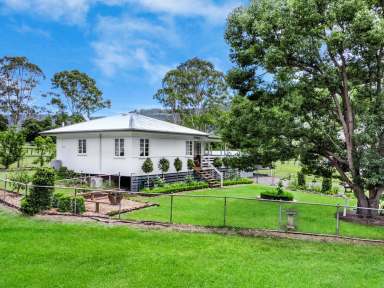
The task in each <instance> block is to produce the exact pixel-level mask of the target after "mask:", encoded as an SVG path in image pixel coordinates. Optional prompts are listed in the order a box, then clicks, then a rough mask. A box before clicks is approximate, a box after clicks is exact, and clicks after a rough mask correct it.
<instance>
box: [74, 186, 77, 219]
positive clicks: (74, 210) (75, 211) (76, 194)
mask: <svg viewBox="0 0 384 288" xmlns="http://www.w3.org/2000/svg"><path fill="white" fill-rule="evenodd" d="M76 202H77V189H76V188H75V205H74V206H75V209H74V213H75V214H77V212H76V204H77V203H76Z"/></svg>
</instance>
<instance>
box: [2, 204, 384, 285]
mask: <svg viewBox="0 0 384 288" xmlns="http://www.w3.org/2000/svg"><path fill="white" fill-rule="evenodd" d="M0 239H1V241H0V258H1V261H0V287H7V288H12V287H39V288H44V287H47V288H54V287H71V288H72V287H92V288H98V287H109V288H113V287H295V288H297V287H371V288H373V287H382V283H383V281H384V268H383V267H384V250H383V248H382V247H378V246H365V245H364V246H363V245H361V246H359V245H346V244H331V243H321V242H305V241H298V240H296V241H294V240H274V239H268V238H266V239H263V238H249V237H244V238H243V237H239V236H221V235H211V234H192V233H191V234H189V233H179V232H165V231H142V230H135V229H130V228H127V227H106V226H102V225H97V224H62V223H54V222H48V221H38V220H34V219H28V218H24V217H21V216H16V215H11V214H8V213H6V212H4V211H3V210H1V209H0Z"/></svg>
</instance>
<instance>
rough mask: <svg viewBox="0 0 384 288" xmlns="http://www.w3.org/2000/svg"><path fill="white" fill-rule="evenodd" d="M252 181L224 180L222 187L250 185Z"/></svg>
mask: <svg viewBox="0 0 384 288" xmlns="http://www.w3.org/2000/svg"><path fill="white" fill-rule="evenodd" d="M252 183H253V180H252V179H248V178H239V179H226V180H224V181H223V185H224V186H230V185H239V184H252Z"/></svg>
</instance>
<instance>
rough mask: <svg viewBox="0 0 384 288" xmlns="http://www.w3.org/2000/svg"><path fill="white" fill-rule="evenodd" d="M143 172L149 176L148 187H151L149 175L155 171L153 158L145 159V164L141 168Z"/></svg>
mask: <svg viewBox="0 0 384 288" xmlns="http://www.w3.org/2000/svg"><path fill="white" fill-rule="evenodd" d="M141 170H143V172H144V173H145V174H147V186H148V187H149V175H148V174H149V173H151V172H152V171H153V162H152V160H151V158H147V159H145V161H144V162H143V165H142V166H141Z"/></svg>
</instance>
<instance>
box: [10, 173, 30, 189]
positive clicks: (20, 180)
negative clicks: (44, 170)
mask: <svg viewBox="0 0 384 288" xmlns="http://www.w3.org/2000/svg"><path fill="white" fill-rule="evenodd" d="M9 180H11V181H13V182H10V186H11V189H12V190H13V191H15V190H16V192H17V193H20V190H21V189H25V185H26V184H28V183H29V182H30V181H31V176H29V174H28V173H27V172H25V171H19V172H16V173H13V174H11V175H10V176H9Z"/></svg>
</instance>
